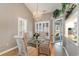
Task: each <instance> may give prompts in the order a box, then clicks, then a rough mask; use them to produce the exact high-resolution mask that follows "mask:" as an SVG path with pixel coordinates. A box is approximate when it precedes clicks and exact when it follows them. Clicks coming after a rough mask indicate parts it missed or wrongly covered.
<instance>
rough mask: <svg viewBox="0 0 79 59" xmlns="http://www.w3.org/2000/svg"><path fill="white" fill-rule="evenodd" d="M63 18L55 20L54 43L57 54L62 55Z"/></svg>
mask: <svg viewBox="0 0 79 59" xmlns="http://www.w3.org/2000/svg"><path fill="white" fill-rule="evenodd" d="M62 24H63V19H62V18H59V19H55V20H53V43H54V48H55V50H56V56H62V44H63V43H62V42H63V41H62V37H63V25H62Z"/></svg>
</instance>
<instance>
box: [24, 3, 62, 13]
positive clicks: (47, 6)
mask: <svg viewBox="0 0 79 59" xmlns="http://www.w3.org/2000/svg"><path fill="white" fill-rule="evenodd" d="M25 5H26V6H27V8H28V9H29V10H30V11H31V12H32V13H34V12H37V7H38V11H39V12H40V13H42V14H44V13H49V12H53V11H54V10H55V9H61V8H62V6H61V4H60V3H38V4H37V3H25Z"/></svg>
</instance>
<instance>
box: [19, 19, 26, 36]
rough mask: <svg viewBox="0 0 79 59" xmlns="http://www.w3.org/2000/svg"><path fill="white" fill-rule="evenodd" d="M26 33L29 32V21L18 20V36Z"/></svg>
mask: <svg viewBox="0 0 79 59" xmlns="http://www.w3.org/2000/svg"><path fill="white" fill-rule="evenodd" d="M25 32H27V20H26V19H24V18H18V36H23V34H24V33H25Z"/></svg>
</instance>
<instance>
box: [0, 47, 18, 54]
mask: <svg viewBox="0 0 79 59" xmlns="http://www.w3.org/2000/svg"><path fill="white" fill-rule="evenodd" d="M16 48H17V46H15V47H13V48H10V49H8V50H6V51H3V52H1V53H0V55H3V54H5V53H7V52H10V51H12V50H14V49H16Z"/></svg>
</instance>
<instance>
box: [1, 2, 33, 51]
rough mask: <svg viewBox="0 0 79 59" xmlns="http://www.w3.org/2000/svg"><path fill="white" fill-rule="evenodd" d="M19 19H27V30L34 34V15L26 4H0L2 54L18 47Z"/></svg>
mask: <svg viewBox="0 0 79 59" xmlns="http://www.w3.org/2000/svg"><path fill="white" fill-rule="evenodd" d="M18 17H22V18H25V19H27V23H28V25H27V30H28V32H29V33H32V30H33V29H32V24H33V22H32V21H33V19H32V14H31V12H30V11H29V10H28V9H27V8H26V6H25V5H24V4H20V3H19V4H17V3H16V4H11V3H10V4H8V3H7V4H0V52H1V51H4V50H7V49H9V48H12V47H14V46H16V40H15V39H14V38H13V36H14V35H16V34H17V30H18V29H17V21H18Z"/></svg>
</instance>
